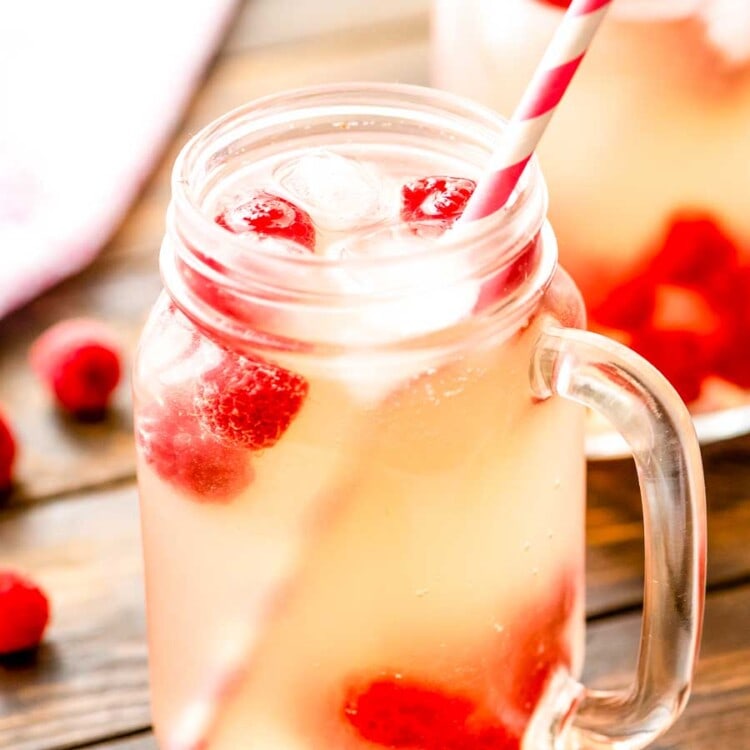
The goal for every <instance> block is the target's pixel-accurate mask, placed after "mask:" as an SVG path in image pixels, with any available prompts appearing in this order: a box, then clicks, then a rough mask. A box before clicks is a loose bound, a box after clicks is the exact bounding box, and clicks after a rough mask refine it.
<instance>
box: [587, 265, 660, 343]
mask: <svg viewBox="0 0 750 750" xmlns="http://www.w3.org/2000/svg"><path fill="white" fill-rule="evenodd" d="M655 305H656V282H655V280H654V279H653V278H652V277H651V276H648V275H644V276H638V277H636V278H634V279H631V280H629V281H626V282H625V283H623V284H621V285H620V286H618V287H615V288H614V289H613V290H612V291H611V292H610V293H609V295H608V297H607V298H606V299H605V300H604V301H603V302H602V303H601V304H600V305H598V306H597V307H596V308H594V309H593V310H592V311H591V320H592V322H594V323H597V324H599V325H601V326H605V327H607V328H619V329H622V330H624V331H632V330H634V329H637V328H640V327H641V326H643V325H645V324H646V323H647V322H648V320H649V319H650V318H651V316H652V315H653V313H654V307H655Z"/></svg>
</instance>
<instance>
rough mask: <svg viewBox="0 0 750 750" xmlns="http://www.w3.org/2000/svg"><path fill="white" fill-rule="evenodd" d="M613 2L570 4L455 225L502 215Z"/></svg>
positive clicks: (594, 0) (593, 0)
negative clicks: (492, 215) (496, 214)
mask: <svg viewBox="0 0 750 750" xmlns="http://www.w3.org/2000/svg"><path fill="white" fill-rule="evenodd" d="M611 4H612V0H573V1H572V2H571V4H570V7H569V8H568V10H567V11H566V12H565V15H564V16H563V20H562V23H561V24H560V26H559V27H558V29H557V31H556V32H555V35H554V37H553V38H552V41H551V42H550V44H549V46H548V47H547V49H546V51H545V53H544V56H543V57H542V60H541V62H540V63H539V65H538V67H537V69H536V71H535V72H534V76H533V77H532V79H531V81H530V83H529V85H528V86H527V87H526V91H525V92H524V95H523V97H522V98H521V101H520V103H519V105H518V107H516V111H515V112H514V113H513V116H512V117H511V119H510V123H509V124H508V128H507V130H506V131H505V133H504V137H503V140H502V143H501V144H500V148H499V149H498V150H497V151H496V152H495V154H493V156H492V158H491V159H490V162H489V164H488V165H487V169H486V171H485V173H484V176H483V177H482V178H481V179H480V180H479V183H478V184H477V187H476V190H475V191H474V194H473V195H472V196H471V198H470V199H469V202H468V203H467V204H466V208H465V209H464V212H463V214H462V215H461V218H460V219H459V222H465V221H474V220H475V219H481V218H483V217H484V216H489V214H491V213H494V212H495V211H497V210H499V209H501V208H502V207H503V206H504V205H505V204H506V202H507V201H508V198H510V196H511V194H512V192H513V189H514V188H515V187H516V185H517V184H518V180H519V179H520V178H521V175H522V174H523V171H524V169H525V168H526V165H527V164H528V163H529V159H531V156H532V154H533V153H534V149H535V148H536V146H537V144H538V143H539V141H540V139H541V137H542V135H543V134H544V131H545V129H546V128H547V125H548V124H549V121H550V120H551V119H552V117H553V115H554V114H555V110H556V109H557V105H558V104H559V103H560V100H561V99H562V97H563V94H565V92H566V90H567V88H568V86H569V85H570V81H571V80H572V78H573V76H574V75H575V72H576V70H578V66H579V65H580V64H581V60H583V58H584V56H585V55H586V52H587V51H588V48H589V46H590V44H591V41H592V39H593V38H594V35H595V34H596V32H597V29H598V28H599V25H600V24H601V22H602V21H603V20H604V17H605V15H606V14H607V11H608V10H609V8H610V5H611Z"/></svg>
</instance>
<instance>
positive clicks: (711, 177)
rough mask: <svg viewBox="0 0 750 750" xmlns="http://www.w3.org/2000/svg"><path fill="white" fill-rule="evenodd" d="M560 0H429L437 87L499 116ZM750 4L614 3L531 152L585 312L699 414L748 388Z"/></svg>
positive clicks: (560, 8) (725, 0)
mask: <svg viewBox="0 0 750 750" xmlns="http://www.w3.org/2000/svg"><path fill="white" fill-rule="evenodd" d="M566 4H567V3H566V2H564V0H502V1H495V0H460V2H459V0H435V2H434V8H433V10H434V14H433V16H434V17H433V21H434V24H433V46H432V80H433V82H434V84H435V85H437V86H439V87H441V88H446V89H449V90H451V91H455V92H458V93H461V94H464V95H467V96H470V97H472V98H474V99H476V100H477V101H479V102H482V103H484V104H487V105H489V106H491V107H493V108H495V109H496V110H497V111H499V112H501V113H506V114H508V113H510V112H511V111H512V109H513V107H514V105H515V102H516V101H517V100H518V98H519V96H520V94H521V92H522V91H523V88H524V86H525V85H526V82H527V81H528V79H529V77H530V75H531V73H532V71H533V69H534V67H535V66H536V64H537V61H538V59H539V56H540V55H541V53H542V51H543V50H544V48H545V46H546V45H547V44H548V42H549V40H550V38H551V37H552V35H553V33H554V30H555V28H556V26H557V24H558V23H559V22H560V19H561V18H562V14H563V12H564V6H565V5H566ZM749 122H750V4H748V3H746V2H739V1H736V0H615V1H614V3H613V6H612V9H611V11H610V12H609V14H608V17H607V19H606V20H605V21H604V24H603V26H602V29H601V31H600V33H599V34H598V36H597V39H596V41H595V42H594V44H593V45H592V48H591V50H590V52H589V54H588V55H587V57H586V60H585V61H584V62H583V64H582V65H581V68H580V70H579V71H578V73H577V75H576V80H575V85H573V86H572V87H571V89H570V91H569V92H568V94H567V95H566V99H565V102H564V103H563V105H562V106H561V107H559V111H558V113H557V114H556V116H555V119H554V121H553V122H552V123H551V124H550V127H549V129H548V131H547V133H546V135H545V138H544V141H543V143H542V144H541V146H540V149H539V157H540V162H541V166H542V169H543V171H544V174H545V177H546V179H547V182H548V184H549V189H550V196H551V204H550V218H551V221H552V223H553V225H554V227H555V232H556V234H557V237H558V240H559V243H560V257H561V260H562V262H563V264H564V265H565V267H566V269H567V270H568V271H570V273H571V275H572V276H573V278H574V280H575V282H576V284H577V285H578V286H579V287H580V289H581V291H582V293H583V296H584V298H585V300H586V303H587V307H588V310H589V317H590V323H591V325H592V326H593V327H594V328H596V329H598V330H606V331H607V332H608V333H610V334H611V335H615V336H617V337H618V338H619V339H620V340H622V341H625V342H626V343H628V344H629V345H630V346H632V347H633V348H635V349H636V350H637V351H639V352H641V353H642V354H644V355H645V356H646V357H647V358H649V359H650V360H651V361H653V362H654V364H656V365H657V366H658V367H659V368H660V369H663V371H664V373H665V374H666V375H667V376H668V377H669V378H670V380H671V381H672V382H673V384H674V385H675V386H676V387H677V389H678V390H679V391H680V394H681V395H682V397H683V398H684V399H685V400H687V401H688V402H691V403H692V408H693V410H694V411H707V410H712V409H716V408H718V407H722V406H731V405H733V404H736V403H740V402H742V401H744V400H745V394H744V393H743V391H742V390H741V389H747V388H750V353H748V349H747V347H745V346H741V345H739V342H741V341H743V340H745V339H746V338H747V337H748V335H750V306H749V305H748V303H747V299H748V295H749V294H750V211H748V200H747V195H748V192H750V169H749V168H748V164H750V138H748V123H749Z"/></svg>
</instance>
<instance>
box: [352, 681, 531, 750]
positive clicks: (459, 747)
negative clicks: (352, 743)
mask: <svg viewBox="0 0 750 750" xmlns="http://www.w3.org/2000/svg"><path fill="white" fill-rule="evenodd" d="M483 714H486V712H482V711H481V709H480V708H479V706H478V705H477V704H476V703H475V702H474V701H472V700H470V699H469V698H467V697H466V696H464V695H460V694H458V693H451V692H448V691H446V690H443V689H441V688H439V687H437V686H430V685H427V684H423V683H420V682H418V681H415V680H409V679H404V678H403V677H401V676H393V677H380V678H378V679H376V680H374V681H373V682H370V683H369V684H366V685H364V686H361V687H357V688H353V689H350V690H349V691H348V692H347V694H346V697H345V700H344V708H343V715H344V719H345V720H346V722H347V723H348V724H349V725H350V726H351V727H352V728H353V729H354V730H356V732H357V733H358V734H359V736H360V737H361V738H362V739H364V740H367V741H368V742H373V743H375V744H378V745H382V746H384V747H388V748H414V749H415V750H518V748H519V747H520V742H519V739H518V737H516V736H514V735H513V734H511V733H510V732H509V731H508V730H507V729H506V728H505V727H503V726H502V725H501V724H499V723H498V722H497V720H496V719H494V718H493V717H491V716H489V715H486V716H485V715H483Z"/></svg>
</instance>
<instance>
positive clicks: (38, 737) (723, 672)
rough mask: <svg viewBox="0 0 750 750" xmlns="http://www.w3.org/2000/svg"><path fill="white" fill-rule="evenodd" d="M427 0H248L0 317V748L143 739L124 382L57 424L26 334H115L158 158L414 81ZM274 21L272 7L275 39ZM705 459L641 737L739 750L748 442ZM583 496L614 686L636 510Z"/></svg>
mask: <svg viewBox="0 0 750 750" xmlns="http://www.w3.org/2000/svg"><path fill="white" fill-rule="evenodd" d="M308 5H310V6H311V7H315V8H319V9H320V8H321V7H323V8H325V9H326V12H325V13H322V12H318V13H313V12H311V11H310V8H308ZM368 5H371V6H373V7H370V8H367V7H364V6H368ZM427 5H428V3H427V0H409V1H408V2H406V1H405V0H389V2H381V3H378V4H374V3H373V4H367V3H364V4H359V3H355V2H352V1H351V0H336V1H335V2H334V1H333V0H329V2H328V4H325V3H315V4H308V3H297V2H294V1H293V0H251V2H249V3H248V4H247V6H246V7H244V8H243V9H242V11H241V13H240V15H239V16H238V19H237V22H236V23H235V25H234V27H233V32H232V34H231V35H230V37H229V38H228V39H227V41H226V43H225V45H224V47H223V49H222V51H221V53H220V54H219V55H218V57H217V59H216V61H215V63H214V65H213V67H212V69H211V71H210V73H209V74H208V76H207V77H206V80H205V82H204V85H203V86H202V88H201V91H200V92H199V93H198V94H197V96H196V97H195V100H194V102H193V105H192V106H191V108H190V110H189V112H188V114H187V116H186V118H185V121H184V123H183V126H182V128H181V129H180V132H179V133H176V134H175V137H174V139H173V145H172V147H171V148H170V149H169V151H168V153H166V154H165V156H164V159H163V162H162V164H161V166H160V167H159V168H158V170H157V171H156V173H155V174H154V176H153V178H152V179H151V181H150V182H149V183H148V184H147V185H146V186H145V189H144V191H143V194H142V196H141V198H140V200H139V201H138V202H137V204H136V205H135V206H134V208H133V210H132V212H131V214H130V216H129V217H128V219H127V221H126V222H125V223H124V224H123V225H122V226H121V227H120V229H119V231H118V232H117V233H116V235H115V237H114V238H113V239H112V241H111V242H110V244H109V245H108V247H107V248H106V251H105V252H104V253H103V255H102V256H101V258H100V259H99V260H98V262H96V263H95V264H94V265H93V266H92V267H91V268H90V269H88V270H87V271H86V272H85V273H83V274H81V275H80V276H79V277H77V278H76V279H74V280H72V281H69V282H67V283H65V284H62V285H61V286H59V287H58V288H56V289H55V290H53V291H52V292H50V293H49V294H47V295H45V296H44V297H42V298H40V299H38V300H36V301H35V302H34V303H32V304H30V305H29V306H28V307H26V308H25V309H24V310H22V311H20V312H18V313H17V314H15V315H13V316H12V317H10V318H8V319H7V320H5V321H2V323H0V353H1V356H0V397H1V398H2V400H3V401H4V402H5V403H6V404H7V405H8V406H9V411H10V413H11V417H12V418H13V421H14V422H15V424H16V425H17V427H18V431H19V433H20V439H21V443H22V446H23V457H22V459H21V463H20V467H19V484H18V487H17V489H16V490H15V492H14V494H13V495H12V496H11V497H10V498H9V500H8V501H7V504H5V505H4V506H3V507H2V510H0V566H1V567H5V566H9V567H14V568H15V567H18V568H22V569H25V570H27V571H29V572H30V573H31V574H32V575H33V576H34V577H35V578H37V579H38V580H39V581H40V582H41V583H42V584H43V585H44V586H45V587H46V589H47V590H48V591H49V592H51V594H52V597H53V606H54V621H53V625H52V628H51V629H50V631H49V634H48V637H47V639H46V642H45V644H44V645H43V646H42V647H41V649H40V650H39V652H38V654H37V655H36V656H35V657H34V658H32V659H26V660H10V661H8V660H4V661H3V662H2V663H0V747H2V748H4V749H5V750H53V749H54V750H62V748H83V747H86V748H101V749H103V748H109V749H111V750H147V749H148V748H151V749H152V750H153V748H155V744H154V741H153V739H152V736H151V734H150V732H149V707H148V677H147V670H146V646H145V642H144V615H143V592H142V584H141V577H142V570H141V561H140V549H139V531H138V516H137V507H136V491H135V486H134V479H133V476H134V472H133V463H134V462H133V445H132V438H131V434H130V405H129V400H128V388H127V387H124V388H122V389H121V390H120V395H119V400H118V402H117V404H116V408H115V409H114V410H113V412H112V414H111V416H110V417H109V418H108V420H107V421H106V423H104V424H97V425H81V424H75V423H73V422H71V421H68V420H66V419H64V418H62V417H60V416H58V415H57V414H55V413H54V411H53V410H51V409H50V406H49V404H48V402H47V400H46V398H45V397H44V395H43V393H42V392H41V391H40V389H39V388H38V387H37V385H36V384H35V383H34V382H33V381H32V380H31V379H30V378H29V377H28V368H27V365H26V350H27V348H28V345H29V342H30V341H32V339H33V338H34V337H35V336H36V335H37V334H38V333H39V332H40V331H41V330H42V329H44V328H45V327H46V326H47V325H49V324H50V323H51V322H53V321H55V320H57V319H58V318H60V317H66V316H69V315H74V314H91V315H95V316H97V317H100V318H103V319H106V320H108V321H110V322H111V323H112V324H113V325H114V326H115V327H116V328H117V329H119V331H120V332H121V333H122V336H123V338H124V339H125V340H126V341H127V342H129V343H130V344H133V343H134V342H135V340H136V338H137V335H138V330H139V327H140V325H141V324H142V322H143V319H144V316H145V314H146V312H147V310H148V308H149V306H150V304H151V303H152V301H153V299H154V297H155V296H156V294H157V292H158V290H159V286H160V285H159V279H158V275H157V252H158V247H159V242H160V238H161V233H162V229H163V216H164V210H165V206H166V203H167V201H168V198H169V182H168V176H169V169H170V165H171V163H172V161H173V160H174V157H175V155H176V153H177V150H178V149H179V147H180V146H181V145H182V144H183V143H184V142H185V140H186V138H187V137H188V136H189V135H190V134H191V133H192V132H195V130H196V129H197V128H199V127H200V126H202V125H203V124H205V123H207V122H208V121H209V120H211V119H212V118H214V117H215V116H216V115H218V114H220V113H223V112H224V111H226V110H228V109H230V108H232V107H234V106H236V105H238V104H240V103H242V102H244V101H246V100H248V99H251V98H254V97H256V96H259V95H262V94H266V93H270V92H273V91H278V90H281V89H284V88H288V87H291V86H298V85H302V84H308V83H313V82H323V81H334V80H341V79H347V78H348V79H383V80H401V81H409V82H415V83H422V82H426V81H427V33H428V26H427ZM336 6H338V7H336ZM358 6H362V7H358ZM292 8H293V9H294V10H295V12H291V9H292ZM297 11H298V12H297ZM278 18H284V19H285V21H284V24H283V25H284V31H283V34H284V37H283V38H280V32H279V30H278V25H279V23H278ZM705 460H706V474H707V481H708V491H709V542H710V553H709V566H708V573H709V579H710V593H709V595H708V604H707V619H706V627H705V636H704V642H703V651H702V656H701V660H700V664H699V666H698V674H697V678H696V683H695V690H694V693H693V697H692V700H691V702H690V705H689V707H688V709H687V711H686V713H685V715H684V716H683V717H682V719H681V720H680V721H679V723H678V724H677V726H676V727H675V728H674V729H673V730H672V731H670V732H669V733H668V734H667V735H666V736H665V737H664V738H663V739H661V740H660V741H659V742H658V743H657V745H656V747H657V748H660V749H661V750H667V749H668V748H675V749H676V748H682V749H683V750H723V749H724V748H733V749H734V748H738V749H739V748H743V747H750V438H744V439H738V440H734V441H731V442H727V443H725V444H723V445H718V446H714V447H712V448H710V449H707V450H706V451H705ZM589 495H590V500H589V514H588V542H589V547H588V574H589V575H588V587H589V588H588V613H589V620H590V622H589V628H588V652H587V663H586V679H587V681H589V682H593V683H595V684H597V685H600V686H615V685H621V684H623V683H624V682H625V681H626V680H627V678H628V676H629V675H630V674H631V673H632V669H633V663H634V654H635V644H636V641H637V637H638V628H639V617H640V604H641V579H642V569H643V563H642V557H643V551H642V524H641V511H640V507H639V499H638V493H637V488H636V482H635V476H634V471H633V469H632V467H631V465H630V463H628V462H620V463H611V464H595V465H593V466H592V467H591V469H590V475H589ZM238 750H239V749H238Z"/></svg>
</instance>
